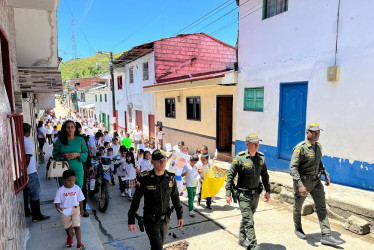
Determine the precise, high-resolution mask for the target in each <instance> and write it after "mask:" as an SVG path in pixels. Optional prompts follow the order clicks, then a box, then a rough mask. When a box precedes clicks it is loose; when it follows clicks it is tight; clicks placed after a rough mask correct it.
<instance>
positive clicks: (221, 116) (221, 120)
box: [216, 95, 233, 155]
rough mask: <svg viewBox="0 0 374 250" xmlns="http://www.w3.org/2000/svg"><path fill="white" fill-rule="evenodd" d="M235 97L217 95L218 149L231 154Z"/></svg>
mask: <svg viewBox="0 0 374 250" xmlns="http://www.w3.org/2000/svg"><path fill="white" fill-rule="evenodd" d="M232 108H233V97H232V95H230V96H217V116H216V117H217V149H218V151H220V153H228V154H230V155H231V146H232V120H233V117H232V116H233V111H232Z"/></svg>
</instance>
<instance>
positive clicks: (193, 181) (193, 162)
mask: <svg viewBox="0 0 374 250" xmlns="http://www.w3.org/2000/svg"><path fill="white" fill-rule="evenodd" d="M198 161H199V156H197V155H193V156H191V158H190V163H189V164H186V165H185V166H184V168H183V172H182V176H186V187H187V193H188V208H189V211H190V216H191V217H193V216H195V212H194V211H193V201H194V199H195V195H196V188H197V183H198V181H199V180H200V175H199V173H198V171H197V162H198Z"/></svg>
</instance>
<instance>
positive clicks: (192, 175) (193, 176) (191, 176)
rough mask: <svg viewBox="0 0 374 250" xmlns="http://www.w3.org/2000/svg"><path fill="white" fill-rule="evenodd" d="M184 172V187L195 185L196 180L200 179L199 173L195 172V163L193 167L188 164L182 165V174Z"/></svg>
mask: <svg viewBox="0 0 374 250" xmlns="http://www.w3.org/2000/svg"><path fill="white" fill-rule="evenodd" d="M186 172H187V175H186V187H197V184H198V181H199V180H200V175H199V173H198V172H197V164H195V165H194V166H193V167H192V166H191V165H190V164H186V165H184V167H183V172H182V174H184V173H186Z"/></svg>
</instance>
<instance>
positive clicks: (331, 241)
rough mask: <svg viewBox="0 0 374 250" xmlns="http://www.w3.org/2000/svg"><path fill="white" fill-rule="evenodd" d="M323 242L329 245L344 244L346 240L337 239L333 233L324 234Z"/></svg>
mask: <svg viewBox="0 0 374 250" xmlns="http://www.w3.org/2000/svg"><path fill="white" fill-rule="evenodd" d="M321 243H322V244H324V245H329V246H337V245H340V244H343V243H344V241H342V240H339V239H336V238H335V237H334V236H332V235H331V234H322V238H321Z"/></svg>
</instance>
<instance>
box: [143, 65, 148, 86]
mask: <svg viewBox="0 0 374 250" xmlns="http://www.w3.org/2000/svg"><path fill="white" fill-rule="evenodd" d="M148 79H149V72H148V62H146V63H143V81H146V80H148Z"/></svg>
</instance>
